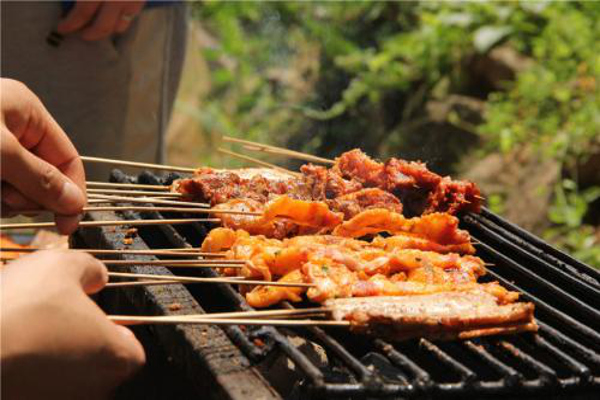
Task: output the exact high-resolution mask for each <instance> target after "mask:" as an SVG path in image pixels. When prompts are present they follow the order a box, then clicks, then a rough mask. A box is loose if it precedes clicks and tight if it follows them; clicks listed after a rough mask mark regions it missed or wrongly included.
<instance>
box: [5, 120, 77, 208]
mask: <svg viewBox="0 0 600 400" xmlns="http://www.w3.org/2000/svg"><path fill="white" fill-rule="evenodd" d="M1 165H2V174H3V176H2V178H3V180H4V181H6V182H8V183H10V184H11V185H12V186H13V187H14V188H15V189H16V190H18V191H19V192H21V194H22V195H23V196H24V197H26V198H27V199H31V200H33V199H35V201H36V202H37V203H38V204H40V205H41V206H43V207H45V208H46V209H48V210H51V211H54V212H55V213H57V214H63V215H76V214H79V213H80V212H81V211H82V209H83V206H84V205H85V202H86V199H85V194H84V192H82V191H81V189H80V188H79V187H78V186H77V185H76V184H75V183H74V182H73V181H72V180H71V179H69V178H68V177H67V176H66V175H64V174H62V173H61V172H60V171H59V170H58V168H56V167H55V166H54V165H52V164H50V163H48V162H46V161H44V160H42V159H41V158H38V157H37V156H35V155H34V154H32V153H30V152H29V151H27V150H25V149H24V148H23V147H22V146H21V145H20V144H19V143H18V142H17V140H16V138H15V137H14V136H13V135H11V134H10V133H8V132H6V131H5V130H3V131H2V160H1Z"/></svg>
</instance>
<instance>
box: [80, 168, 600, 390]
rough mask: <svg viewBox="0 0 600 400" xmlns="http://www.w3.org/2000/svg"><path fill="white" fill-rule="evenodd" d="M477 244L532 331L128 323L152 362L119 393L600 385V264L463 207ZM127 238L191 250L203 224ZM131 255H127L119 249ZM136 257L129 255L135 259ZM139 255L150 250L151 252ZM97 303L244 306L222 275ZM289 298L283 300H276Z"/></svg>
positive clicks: (102, 237) (83, 242)
mask: <svg viewBox="0 0 600 400" xmlns="http://www.w3.org/2000/svg"><path fill="white" fill-rule="evenodd" d="M178 177H179V176H177V175H176V174H171V175H169V176H167V177H158V176H156V175H153V174H151V173H149V172H144V173H142V174H140V175H139V176H137V177H133V176H129V175H126V174H124V173H122V172H121V171H119V170H115V171H113V173H112V175H111V181H113V182H122V183H125V182H128V183H144V184H170V183H171V182H172V181H173V180H174V179H176V178H178ZM180 216H181V214H179V215H173V214H169V213H164V214H158V213H155V212H147V213H133V212H125V213H122V214H119V215H118V216H117V215H115V214H112V213H92V214H91V215H89V216H88V218H90V219H93V220H102V219H115V217H116V218H123V219H139V218H173V217H180ZM461 224H462V228H464V229H467V230H468V231H469V232H470V234H471V235H472V237H473V238H474V239H475V240H476V241H477V242H478V243H477V245H476V247H477V251H478V255H479V256H480V257H482V258H483V259H484V260H485V261H486V262H489V263H492V264H493V266H490V267H488V275H487V276H486V278H487V279H489V280H498V281H499V282H500V283H501V284H502V285H504V286H505V287H507V288H510V289H512V290H516V291H519V292H521V293H522V298H523V299H524V300H526V301H531V302H533V303H535V306H536V312H535V313H536V319H537V322H538V324H539V326H540V330H539V332H538V333H537V334H531V333H525V334H518V335H513V336H500V337H486V338H479V339H473V340H465V341H454V342H435V341H429V340H425V339H420V340H412V341H408V342H403V343H400V344H392V343H388V342H386V341H384V340H380V339H371V338H366V337H363V336H358V335H354V334H351V333H349V332H348V331H347V330H344V329H343V328H339V327H338V328H336V327H332V328H327V329H325V328H318V327H303V328H294V329H290V328H275V327H244V326H223V327H215V326H204V325H161V326H143V327H135V328H134V330H135V332H136V334H137V335H138V337H139V338H140V340H141V341H142V343H143V344H144V346H145V347H146V349H147V354H148V365H147V367H146V368H145V369H144V370H143V371H142V373H141V374H140V375H139V376H137V377H136V378H135V379H134V380H133V381H131V382H129V383H127V384H126V385H124V386H123V387H121V388H120V389H119V391H118V393H117V397H120V398H138V397H139V398H144V399H163V398H169V399H171V398H215V399H333V398H342V399H347V398H352V399H354V398H369V399H371V398H373V399H379V398H423V397H427V398H442V397H444V398H445V397H456V398H459V397H460V398H464V397H466V396H475V397H476V398H495V397H500V396H502V397H506V396H507V395H510V398H541V397H542V396H543V397H546V398H547V397H550V396H552V395H554V396H556V395H560V396H564V397H568V398H578V399H583V398H597V396H598V393H600V334H599V333H598V332H600V310H599V309H600V307H598V305H599V304H600V301H598V299H600V271H598V270H595V269H593V268H591V267H589V266H587V265H585V264H583V263H581V262H579V261H577V260H575V259H573V258H571V257H570V256H568V255H567V254H565V253H563V252H561V251H559V250H557V249H555V248H553V247H552V246H550V245H548V244H547V243H545V242H544V241H542V240H540V239H539V238H536V237H534V236H532V235H531V234H529V233H527V232H525V231H523V230H522V229H520V228H519V227H517V226H515V225H513V224H511V223H509V222H507V221H505V220H503V219H502V218H500V217H499V216H497V215H495V214H493V213H492V212H490V211H488V210H485V209H484V210H483V212H482V213H481V214H477V215H475V214H468V215H465V216H463V217H461ZM137 229H138V232H137V235H136V237H135V238H134V240H133V243H132V245H131V246H130V247H131V248H134V249H146V248H171V247H190V246H193V247H197V246H199V244H200V243H201V242H202V239H203V238H204V236H205V235H206V233H207V228H206V226H204V225H202V224H190V225H179V226H171V225H163V226H147V227H139V228H137ZM125 231H126V229H124V228H122V227H119V228H116V227H98V228H86V229H81V230H79V231H78V232H77V233H76V234H75V235H74V237H73V241H74V245H75V246H77V247H81V248H85V247H88V248H107V249H118V248H122V247H123V244H122V242H123V240H124V238H125V234H126V233H125ZM131 257H132V256H129V255H122V256H121V258H122V259H128V258H131ZM139 257H140V256H136V259H139ZM145 257H147V258H146V259H147V260H152V259H156V257H154V256H145ZM115 269H117V270H120V271H128V272H136V273H155V274H171V273H176V274H182V275H188V276H189V275H198V276H217V274H216V273H215V272H214V271H213V270H211V269H201V270H200V269H187V268H179V269H177V270H174V271H172V272H171V271H169V270H167V269H166V268H162V267H161V268H156V267H152V268H150V267H145V266H143V265H141V266H131V267H121V268H117V267H115ZM97 300H98V302H99V304H100V305H101V306H102V307H103V308H104V309H105V310H106V311H107V312H109V313H111V314H141V315H178V314H182V315H184V314H192V313H202V312H224V311H237V310H242V311H244V310H246V311H247V310H251V308H250V307H249V306H248V305H247V303H246V301H245V300H244V298H243V297H242V296H241V295H240V294H239V293H238V292H237V291H236V290H235V289H234V288H232V287H231V286H230V285H228V284H210V285H187V286H184V285H179V284H177V285H164V286H145V287H135V288H120V289H117V288H113V289H108V290H105V291H103V292H102V293H101V294H100V295H99V296H98V298H97ZM284 306H286V307H292V306H291V305H290V304H284Z"/></svg>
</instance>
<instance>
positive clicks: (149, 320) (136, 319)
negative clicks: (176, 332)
mask: <svg viewBox="0 0 600 400" xmlns="http://www.w3.org/2000/svg"><path fill="white" fill-rule="evenodd" d="M108 318H109V319H110V320H111V321H113V322H114V323H116V324H119V325H141V324H205V325H208V324H210V325H270V326H350V322H349V321H320V320H312V319H304V320H297V319H290V320H285V319H283V320H280V319H233V318H232V319H226V318H224V319H219V318H212V319H209V318H203V319H195V318H185V317H184V316H183V317H180V318H177V319H176V318H173V319H168V320H164V319H158V318H160V317H146V316H137V315H109V316H108Z"/></svg>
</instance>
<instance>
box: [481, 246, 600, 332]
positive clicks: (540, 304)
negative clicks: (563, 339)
mask: <svg viewBox="0 0 600 400" xmlns="http://www.w3.org/2000/svg"><path fill="white" fill-rule="evenodd" d="M477 239H479V238H477ZM478 246H479V248H480V249H481V250H484V252H485V253H488V254H490V255H492V256H493V258H494V259H496V260H500V261H501V263H502V264H505V265H507V266H509V267H511V268H513V269H517V270H524V271H525V272H526V273H527V275H533V273H532V272H530V271H527V270H525V269H524V268H523V267H522V266H521V265H519V264H518V263H515V262H514V261H512V260H511V259H509V258H508V257H506V256H504V255H502V254H501V253H500V252H498V251H496V250H494V249H492V248H491V247H490V246H488V245H486V244H485V243H480V244H478ZM488 275H489V276H491V277H493V278H494V279H497V280H498V281H500V282H501V283H502V284H503V285H504V286H505V287H508V288H510V289H512V290H515V291H519V292H521V293H522V294H523V295H525V296H526V297H527V298H528V299H529V300H531V301H533V302H534V303H535V304H536V307H537V308H539V309H542V310H543V311H544V312H546V313H547V314H549V315H551V316H553V317H554V318H555V319H559V320H561V322H566V323H568V324H571V326H570V328H574V329H577V330H578V331H579V332H580V333H583V332H585V335H586V336H588V337H592V338H594V339H593V340H594V341H595V342H596V343H600V334H598V332H596V331H594V330H592V329H590V328H589V327H587V326H585V325H583V324H582V323H580V322H579V321H577V320H575V319H574V318H572V317H570V316H568V315H567V314H565V313H563V312H562V311H559V310H558V309H556V308H555V307H552V306H550V305H549V304H547V303H546V302H544V301H542V300H541V299H539V298H538V297H536V296H534V295H533V294H531V292H529V291H527V290H525V289H523V288H522V287H520V286H517V285H515V284H513V283H512V282H510V281H509V280H507V279H505V278H504V277H502V276H501V275H499V274H497V273H496V272H494V271H492V270H488ZM536 279H537V281H538V282H539V283H540V284H543V285H544V286H546V287H547V288H548V289H549V292H553V296H554V297H558V298H560V299H563V300H564V301H566V302H567V303H569V306H571V307H572V308H573V309H574V310H578V307H580V304H583V303H582V302H581V301H579V300H578V299H576V298H574V297H573V296H571V295H569V294H568V293H565V292H564V291H563V290H562V289H560V288H559V287H558V286H556V285H554V284H552V283H550V282H548V281H545V280H543V279H541V278H539V277H537V278H536ZM585 307H586V310H587V309H589V308H590V307H589V306H587V305H585ZM580 311H583V310H580ZM590 313H591V316H590V315H589V314H587V313H586V314H587V318H588V320H590V321H593V318H595V315H597V314H598V312H597V311H596V310H590ZM599 318H600V317H599ZM599 320H600V319H599Z"/></svg>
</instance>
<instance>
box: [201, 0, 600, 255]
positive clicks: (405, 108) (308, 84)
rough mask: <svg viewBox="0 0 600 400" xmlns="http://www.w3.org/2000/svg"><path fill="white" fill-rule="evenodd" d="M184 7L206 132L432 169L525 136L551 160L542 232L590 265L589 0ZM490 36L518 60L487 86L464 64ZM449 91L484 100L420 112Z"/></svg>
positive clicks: (597, 55)
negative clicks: (583, 177) (198, 64)
mask: <svg viewBox="0 0 600 400" xmlns="http://www.w3.org/2000/svg"><path fill="white" fill-rule="evenodd" d="M194 16H195V17H196V18H197V19H198V20H199V21H200V23H201V25H202V27H203V29H205V30H206V31H207V32H209V34H210V35H211V39H212V40H211V41H209V43H207V44H206V45H205V54H204V57H205V59H206V60H207V61H208V62H209V65H210V71H211V76H210V80H211V85H212V86H211V90H210V93H209V95H208V96H207V97H206V98H205V99H203V100H202V109H201V110H198V111H197V117H198V120H199V121H200V123H201V124H202V127H203V130H204V131H205V132H207V135H208V136H209V137H211V138H212V139H213V141H215V142H216V141H217V140H218V137H220V136H221V135H232V136H238V137H243V138H246V139H249V140H254V141H259V142H264V143H271V144H275V145H281V146H285V147H290V148H295V149H299V150H301V151H305V152H309V153H315V154H319V155H324V156H330V157H331V156H335V155H336V154H339V153H340V152H341V151H344V150H347V149H350V148H353V147H361V148H363V149H365V150H366V151H367V152H369V153H371V154H375V155H378V156H380V157H386V156H389V155H392V154H394V155H395V154H401V155H402V156H404V157H406V158H422V159H426V160H428V161H429V162H430V165H433V168H434V169H436V170H438V171H440V172H443V173H450V172H456V171H455V169H456V166H457V165H459V162H460V161H461V160H463V159H464V158H465V157H474V156H473V155H474V154H475V157H484V156H485V155H486V154H489V153H492V152H498V151H501V152H505V153H509V152H511V151H512V150H514V149H515V148H518V147H519V146H533V147H534V148H536V149H538V151H539V152H541V153H543V155H544V156H545V157H550V158H552V159H554V160H556V162H557V163H559V165H560V169H561V171H562V179H561V180H560V181H559V182H558V184H557V187H556V188H555V195H554V200H553V204H552V205H551V208H550V213H549V215H548V218H549V219H550V220H551V222H552V224H553V225H552V228H551V229H549V230H548V231H547V232H545V233H544V234H545V236H546V237H547V238H549V239H551V240H553V241H554V242H555V243H557V244H558V245H560V246H562V247H563V248H565V249H567V250H568V251H570V252H572V253H574V254H575V255H576V256H577V257H580V258H582V259H583V260H584V261H586V262H589V263H591V264H594V265H596V266H600V243H599V242H600V239H599V237H600V233H598V232H599V231H598V228H597V226H596V227H594V225H597V224H598V219H597V218H600V217H599V216H598V214H597V213H596V214H595V217H594V213H592V212H591V211H592V209H593V208H594V206H596V207H597V206H598V204H599V202H598V199H599V197H600V182H598V181H595V182H585V184H584V185H582V184H581V182H580V180H579V177H578V168H579V167H580V166H581V165H582V164H583V163H585V162H586V160H587V158H588V157H590V156H592V155H594V154H600V87H599V86H600V39H599V33H600V3H596V2H582V3H577V2H522V3H513V2H510V3H508V2H507V3H505V2H486V3H483V2H474V3H463V2H460V3H459V2H439V3H437V2H414V3H412V2H411V3H408V2H397V3H396V2H393V3H392V2H390V3H385V2H367V1H364V2H363V1H359V2H350V3H334V2H332V3H330V2H322V3H321V2H281V3H279V2H256V3H254V2H242V3H234V2H207V3H201V4H198V5H196V6H195V8H194ZM499 45H502V46H506V47H510V48H511V49H514V50H515V52H516V53H518V54H519V55H520V57H522V58H524V59H526V60H527V61H528V62H527V68H523V69H521V70H519V71H517V72H516V74H515V76H514V79H510V80H506V81H503V82H500V83H499V84H498V83H497V82H496V84H495V85H494V84H490V83H489V82H487V81H485V80H484V79H482V77H481V76H480V75H481V74H480V72H477V69H476V68H475V66H476V65H477V62H478V61H480V60H481V59H482V58H483V57H485V56H486V55H487V54H489V53H490V52H491V51H492V50H493V49H494V48H496V47H497V46H499ZM457 96H458V97H459V98H461V99H464V98H468V99H476V100H477V101H480V102H485V103H484V104H485V112H482V113H481V115H479V116H478V117H477V116H476V117H475V118H473V116H472V115H469V113H467V114H464V113H460V112H457V111H456V110H454V109H452V110H451V111H450V112H448V113H446V114H444V115H443V120H439V118H438V119H436V118H435V117H432V115H431V112H430V107H431V105H432V104H435V102H436V101H437V102H440V104H444V102H447V101H448V99H450V98H457ZM208 158H210V156H208ZM281 161H282V162H286V160H281ZM490 202H491V206H493V208H494V209H495V210H498V211H502V210H504V209H506V208H508V207H510V204H504V203H503V202H502V197H501V196H499V195H494V196H491V197H490ZM590 215H591V217H590Z"/></svg>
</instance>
